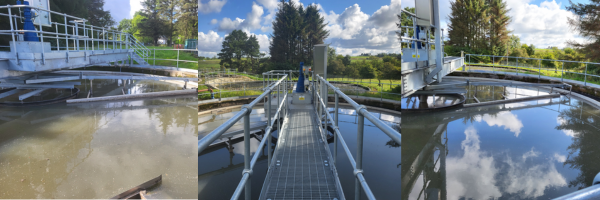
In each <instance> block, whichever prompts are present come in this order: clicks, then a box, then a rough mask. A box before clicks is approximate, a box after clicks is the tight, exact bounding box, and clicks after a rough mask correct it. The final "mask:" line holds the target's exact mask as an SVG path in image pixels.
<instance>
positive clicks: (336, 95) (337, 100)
mask: <svg viewBox="0 0 600 200" xmlns="http://www.w3.org/2000/svg"><path fill="white" fill-rule="evenodd" d="M334 96H335V97H334V98H335V114H334V115H333V117H334V118H335V121H334V123H335V127H338V122H339V115H338V113H339V111H338V109H339V107H338V104H339V96H338V93H337V92H334ZM338 128H339V127H338ZM337 146H338V136H337V135H336V132H335V131H334V132H333V166H337V165H336V164H337V149H338V147H337Z"/></svg>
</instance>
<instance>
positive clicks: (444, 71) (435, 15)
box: [400, 0, 464, 97]
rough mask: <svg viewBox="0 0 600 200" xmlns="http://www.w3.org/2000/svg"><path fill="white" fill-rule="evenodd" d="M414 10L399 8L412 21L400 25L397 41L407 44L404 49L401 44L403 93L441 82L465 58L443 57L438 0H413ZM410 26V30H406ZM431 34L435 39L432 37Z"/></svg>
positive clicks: (404, 94)
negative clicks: (411, 23) (399, 34)
mask: <svg viewBox="0 0 600 200" xmlns="http://www.w3.org/2000/svg"><path fill="white" fill-rule="evenodd" d="M415 11H416V12H415V13H411V12H408V11H406V10H404V9H402V13H405V14H407V15H408V16H409V17H410V18H411V19H412V21H413V26H401V29H402V30H403V31H404V34H403V35H402V36H401V37H400V41H401V43H404V44H406V45H407V46H408V48H406V49H402V46H401V47H400V48H401V49H400V50H401V52H402V60H401V62H402V64H401V66H402V97H407V96H409V95H411V94H413V93H415V92H417V91H418V90H420V89H422V88H424V87H425V86H427V85H429V84H431V83H434V82H438V83H439V82H442V78H443V77H444V76H446V75H448V74H450V73H451V72H452V71H454V70H456V69H458V68H460V67H462V65H463V62H464V59H463V58H461V57H445V58H444V57H443V46H442V29H441V28H440V27H439V24H440V15H439V13H440V12H439V2H438V0H416V1H415ZM410 30H412V31H413V34H410V33H409V31H410ZM432 37H433V38H435V39H434V40H432V39H431V38H432ZM432 45H435V46H432ZM433 47H435V49H434V48H433ZM438 47H440V48H438Z"/></svg>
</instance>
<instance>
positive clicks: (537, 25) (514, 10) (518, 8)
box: [402, 0, 590, 48]
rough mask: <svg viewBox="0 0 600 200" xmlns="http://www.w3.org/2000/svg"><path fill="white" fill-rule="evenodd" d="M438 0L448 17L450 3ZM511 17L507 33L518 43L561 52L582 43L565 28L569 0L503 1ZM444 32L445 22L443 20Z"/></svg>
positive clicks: (406, 1) (407, 1) (410, 2)
mask: <svg viewBox="0 0 600 200" xmlns="http://www.w3.org/2000/svg"><path fill="white" fill-rule="evenodd" d="M451 1H454V0H439V2H440V12H441V13H442V16H448V15H449V14H450V2H451ZM505 2H506V3H507V5H508V7H509V8H510V9H511V11H510V12H509V13H508V15H509V16H510V17H512V22H511V24H510V25H509V30H512V34H514V35H517V36H519V37H520V38H521V43H526V44H533V45H535V46H536V47H538V48H547V47H549V46H557V47H559V48H563V47H565V46H566V42H567V41H569V40H574V41H583V38H581V37H580V36H578V35H577V34H576V33H575V32H573V31H572V30H571V28H570V27H569V25H568V24H567V19H568V18H569V17H571V18H572V17H574V15H573V14H572V13H571V12H569V11H567V10H566V6H569V5H570V3H569V1H568V0H505ZM573 2H574V3H588V2H590V1H589V0H573ZM414 5H415V0H402V8H404V7H407V6H408V7H413V6H414ZM442 26H443V27H444V28H447V19H446V17H444V19H442Z"/></svg>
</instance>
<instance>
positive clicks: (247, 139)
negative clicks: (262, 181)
mask: <svg viewBox="0 0 600 200" xmlns="http://www.w3.org/2000/svg"><path fill="white" fill-rule="evenodd" d="M246 112H247V113H246V116H244V172H246V171H250V170H251V169H250V113H251V112H252V110H246ZM251 178H252V177H251V176H249V177H248V181H247V182H246V189H245V190H246V200H250V199H251V197H252V193H251V192H252V190H251V189H250V186H251V183H252V181H251Z"/></svg>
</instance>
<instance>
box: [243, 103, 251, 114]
mask: <svg viewBox="0 0 600 200" xmlns="http://www.w3.org/2000/svg"><path fill="white" fill-rule="evenodd" d="M244 108H245V109H247V110H248V113H247V114H250V113H251V112H252V106H250V105H248V104H246V105H243V106H242V109H244Z"/></svg>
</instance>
